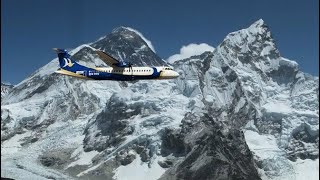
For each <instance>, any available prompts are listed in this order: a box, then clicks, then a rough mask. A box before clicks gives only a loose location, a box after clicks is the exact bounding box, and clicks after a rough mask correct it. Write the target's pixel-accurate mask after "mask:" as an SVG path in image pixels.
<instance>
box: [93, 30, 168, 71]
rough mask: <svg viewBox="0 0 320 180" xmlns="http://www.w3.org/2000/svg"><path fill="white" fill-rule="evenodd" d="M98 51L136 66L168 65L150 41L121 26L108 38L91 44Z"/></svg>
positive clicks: (136, 32) (135, 31)
mask: <svg viewBox="0 0 320 180" xmlns="http://www.w3.org/2000/svg"><path fill="white" fill-rule="evenodd" d="M91 46H92V47H94V48H96V49H100V50H103V51H105V52H107V53H109V54H111V55H112V56H113V57H115V58H119V59H122V60H125V61H130V62H131V63H133V64H134V65H136V66H161V65H167V62H166V61H164V60H162V59H161V58H160V57H159V56H158V55H157V54H155V50H154V48H153V46H152V44H151V42H150V41H149V40H147V39H146V38H145V37H144V36H143V35H142V34H141V33H140V32H139V31H137V30H135V29H133V28H130V27H124V26H120V27H118V28H115V29H113V30H112V32H111V33H110V34H108V35H107V36H105V37H103V38H100V39H99V40H98V41H96V42H94V43H93V44H91Z"/></svg>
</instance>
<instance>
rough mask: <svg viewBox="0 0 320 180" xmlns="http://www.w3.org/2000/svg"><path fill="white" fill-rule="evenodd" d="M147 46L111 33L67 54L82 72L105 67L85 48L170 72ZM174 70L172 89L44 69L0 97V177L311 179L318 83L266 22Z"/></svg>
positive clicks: (130, 33) (131, 35)
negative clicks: (286, 55)
mask: <svg viewBox="0 0 320 180" xmlns="http://www.w3.org/2000/svg"><path fill="white" fill-rule="evenodd" d="M148 44H149V45H148ZM149 46H150V42H149V41H148V40H146V39H145V38H144V37H143V36H142V35H141V34H140V33H138V32H137V31H136V30H133V29H132V28H125V27H119V28H116V29H115V30H113V31H112V33H111V34H108V35H106V36H104V37H102V38H100V39H99V40H98V41H96V42H94V43H92V44H90V46H89V45H81V46H79V47H77V48H75V49H74V50H73V51H72V52H71V54H72V55H73V57H74V58H75V59H78V60H79V63H80V64H83V65H87V66H103V65H104V64H103V62H102V61H101V60H100V59H99V58H98V56H97V55H96V54H95V53H94V52H93V48H97V49H102V50H104V51H106V52H109V53H111V54H112V55H113V56H115V57H119V58H123V59H127V60H130V61H131V62H132V63H134V64H137V65H165V64H167V63H166V62H165V61H163V60H162V59H161V58H159V57H158V56H157V55H156V54H155V51H154V50H152V49H151V47H149ZM172 65H173V66H174V67H175V70H176V71H178V72H179V73H180V77H179V78H178V79H176V80H164V81H138V82H116V81H86V80H81V79H75V78H72V77H67V76H61V75H58V74H54V73H53V72H54V71H55V70H56V69H57V68H58V60H57V59H54V60H52V61H51V62H50V63H49V64H47V65H45V66H44V67H42V68H40V69H39V70H38V71H36V72H35V73H34V74H32V75H31V76H30V77H28V78H26V79H25V80H24V81H22V82H21V83H19V84H18V85H16V86H15V87H14V88H13V89H12V90H11V91H10V92H9V93H8V94H7V95H6V96H4V97H3V98H2V102H1V150H2V153H1V174H2V176H4V177H11V178H16V179H53V178H54V179H88V178H89V179H121V180H122V179H297V180H298V179H306V178H307V179H310V180H311V179H316V178H318V176H319V166H318V162H319V111H318V108H319V103H318V99H319V93H318V92H319V84H318V77H314V76H311V75H308V74H306V73H303V72H301V71H299V67H298V64H297V63H296V62H294V61H290V60H288V59H285V58H283V57H282V56H281V55H280V52H279V51H278V49H277V47H276V45H275V41H274V40H273V38H272V36H271V33H270V31H269V29H268V27H267V25H266V24H265V23H264V22H263V20H258V21H256V22H255V23H253V24H252V25H251V26H250V27H248V28H246V29H242V30H239V31H236V32H232V33H230V34H228V35H227V37H226V38H225V39H224V40H223V42H222V43H221V44H220V45H219V46H218V47H216V48H215V49H214V51H213V52H210V51H208V52H205V53H203V54H201V55H197V56H192V57H189V58H187V59H181V60H178V61H175V62H174V64H172Z"/></svg>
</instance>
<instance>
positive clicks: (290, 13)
mask: <svg viewBox="0 0 320 180" xmlns="http://www.w3.org/2000/svg"><path fill="white" fill-rule="evenodd" d="M318 6H319V1H318V0H291V1H286V0H268V1H265V0H242V1H238V0H232V1H231V0H215V1H213V0H207V1H205V0H193V1H189V0H181V1H180V0H175V1H171V0H162V1H149V0H135V1H116V0H114V1H113V0H108V1H105V0H55V1H51V0H30V1H24V0H1V81H2V82H11V83H13V84H17V83H19V82H20V81H22V80H23V79H24V78H26V77H27V76H29V75H31V74H32V73H33V72H34V71H35V70H37V69H38V68H40V67H42V66H43V65H45V64H47V63H48V62H49V61H51V60H52V59H53V58H55V57H56V55H55V53H54V52H53V51H52V48H53V47H60V48H75V47H77V46H78V45H80V44H84V43H88V42H93V41H95V40H97V39H98V38H99V37H101V36H104V35H106V34H108V33H110V32H111V31H112V29H114V28H116V27H119V26H129V27H132V28H134V29H137V30H138V31H140V32H141V33H142V34H143V35H144V36H145V37H146V38H147V39H148V40H150V41H151V42H152V44H153V46H154V48H155V50H156V52H157V54H158V55H159V56H160V57H161V58H163V59H167V58H168V57H169V56H171V55H173V54H177V53H179V51H180V48H181V47H182V46H183V45H188V44H190V43H207V44H209V45H211V46H213V47H216V46H217V45H218V44H219V43H220V42H221V41H222V40H223V39H224V37H225V36H226V35H227V34H228V33H230V32H233V31H236V30H239V29H242V28H246V27H248V26H249V25H250V24H252V23H253V22H254V21H256V20H258V19H260V18H262V19H263V20H264V21H265V23H266V24H267V25H268V26H269V28H270V30H271V32H272V35H273V37H274V38H275V40H276V43H277V46H278V49H279V50H280V53H281V55H282V56H283V57H286V58H288V59H291V60H295V61H297V62H298V63H299V65H300V69H302V70H303V71H304V72H308V73H311V74H313V75H317V76H318V75H319V68H318V66H319V51H318V48H319V8H318Z"/></svg>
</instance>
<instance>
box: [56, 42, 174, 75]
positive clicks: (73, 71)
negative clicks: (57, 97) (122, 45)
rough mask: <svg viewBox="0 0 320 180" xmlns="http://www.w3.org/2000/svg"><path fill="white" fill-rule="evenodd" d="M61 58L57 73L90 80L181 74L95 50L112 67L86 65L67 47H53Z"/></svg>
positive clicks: (169, 69) (170, 69) (167, 68)
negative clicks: (68, 50) (120, 58)
mask: <svg viewBox="0 0 320 180" xmlns="http://www.w3.org/2000/svg"><path fill="white" fill-rule="evenodd" d="M53 50H54V51H56V53H57V55H58V59H59V65H60V68H59V69H58V70H57V71H55V72H56V73H59V74H63V75H69V76H73V77H78V78H83V79H88V80H90V79H91V80H114V81H136V80H151V79H174V78H177V77H178V76H179V74H178V73H177V72H175V71H174V70H173V68H171V67H168V66H163V67H133V66H132V64H131V63H126V62H124V61H119V60H117V59H115V58H113V57H112V56H111V55H109V54H107V53H105V52H103V51H100V50H95V52H96V53H97V54H98V56H99V57H100V59H101V60H103V61H104V62H105V63H106V64H107V65H109V66H110V67H86V66H83V65H80V64H78V63H76V62H75V61H74V60H72V59H71V56H70V54H69V53H68V52H67V50H65V49H58V48H53Z"/></svg>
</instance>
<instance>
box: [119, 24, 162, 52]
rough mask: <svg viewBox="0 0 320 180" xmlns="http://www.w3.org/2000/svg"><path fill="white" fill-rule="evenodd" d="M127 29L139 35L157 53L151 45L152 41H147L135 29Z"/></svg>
mask: <svg viewBox="0 0 320 180" xmlns="http://www.w3.org/2000/svg"><path fill="white" fill-rule="evenodd" d="M125 28H126V29H128V30H129V31H133V32H135V33H136V34H138V35H139V36H140V37H141V38H142V39H143V40H144V41H145V42H146V43H147V45H148V46H149V48H150V49H151V50H152V51H153V52H154V53H155V52H156V51H155V49H154V47H153V45H152V43H151V41H149V40H148V39H146V38H145V37H144V36H143V35H142V34H141V33H140V32H139V31H137V30H135V29H132V28H130V27H125Z"/></svg>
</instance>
